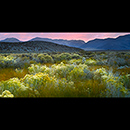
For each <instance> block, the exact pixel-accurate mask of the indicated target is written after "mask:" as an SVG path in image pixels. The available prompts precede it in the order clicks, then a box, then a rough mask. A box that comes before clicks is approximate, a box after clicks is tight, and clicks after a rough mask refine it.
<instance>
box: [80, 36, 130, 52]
mask: <svg viewBox="0 0 130 130" xmlns="http://www.w3.org/2000/svg"><path fill="white" fill-rule="evenodd" d="M80 48H82V49H84V50H130V34H127V35H124V36H119V37H117V38H106V39H94V40H90V41H88V42H87V43H85V44H84V45H81V46H80Z"/></svg>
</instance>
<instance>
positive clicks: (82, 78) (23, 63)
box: [0, 51, 130, 97]
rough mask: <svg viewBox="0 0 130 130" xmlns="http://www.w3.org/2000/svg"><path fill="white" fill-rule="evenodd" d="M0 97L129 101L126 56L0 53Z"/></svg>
mask: <svg viewBox="0 0 130 130" xmlns="http://www.w3.org/2000/svg"><path fill="white" fill-rule="evenodd" d="M0 97H130V52H129V51H106V52H103V51H97V52H90V51H80V52H75V53H74V52H72V53H60V52H56V53H2V54H0Z"/></svg>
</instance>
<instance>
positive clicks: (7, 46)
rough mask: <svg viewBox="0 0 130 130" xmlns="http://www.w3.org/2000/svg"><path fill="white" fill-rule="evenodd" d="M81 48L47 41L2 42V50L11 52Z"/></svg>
mask: <svg viewBox="0 0 130 130" xmlns="http://www.w3.org/2000/svg"><path fill="white" fill-rule="evenodd" d="M81 50H82V49H79V48H74V47H68V46H65V45H59V44H56V43H52V42H46V41H27V42H0V52H10V53H13V52H14V53H26V52H30V53H31V52H35V53H43V52H77V51H81Z"/></svg>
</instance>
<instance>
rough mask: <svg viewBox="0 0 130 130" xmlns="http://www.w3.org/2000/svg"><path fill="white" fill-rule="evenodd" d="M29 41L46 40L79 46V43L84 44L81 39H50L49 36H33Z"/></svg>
mask: <svg viewBox="0 0 130 130" xmlns="http://www.w3.org/2000/svg"><path fill="white" fill-rule="evenodd" d="M30 41H47V42H53V43H57V44H61V45H66V46H70V47H80V46H81V45H83V44H85V42H84V41H83V40H64V39H50V38H40V37H35V38H33V39H31V40H30Z"/></svg>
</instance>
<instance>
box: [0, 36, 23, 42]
mask: <svg viewBox="0 0 130 130" xmlns="http://www.w3.org/2000/svg"><path fill="white" fill-rule="evenodd" d="M0 42H21V41H20V40H18V39H17V38H13V37H12V38H6V39H4V40H1V41H0Z"/></svg>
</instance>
